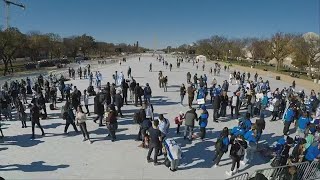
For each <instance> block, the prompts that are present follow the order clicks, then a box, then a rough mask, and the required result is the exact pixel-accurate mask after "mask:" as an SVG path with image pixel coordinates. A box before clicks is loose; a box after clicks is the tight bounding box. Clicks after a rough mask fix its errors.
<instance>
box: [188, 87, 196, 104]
mask: <svg viewBox="0 0 320 180" xmlns="http://www.w3.org/2000/svg"><path fill="white" fill-rule="evenodd" d="M195 91H196V89H195V88H194V87H193V86H192V84H190V85H189V87H188V90H187V93H188V104H189V107H190V108H192V102H193V100H194V94H195Z"/></svg>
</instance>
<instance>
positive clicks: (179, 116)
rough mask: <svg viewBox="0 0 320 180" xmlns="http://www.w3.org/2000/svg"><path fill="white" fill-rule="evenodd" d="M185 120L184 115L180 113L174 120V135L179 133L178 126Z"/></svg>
mask: <svg viewBox="0 0 320 180" xmlns="http://www.w3.org/2000/svg"><path fill="white" fill-rule="evenodd" d="M184 120H185V115H184V113H183V112H182V111H180V112H179V115H178V116H177V117H175V118H174V122H175V124H176V125H177V131H176V133H177V134H179V133H180V126H181V125H182V122H183V121H184Z"/></svg>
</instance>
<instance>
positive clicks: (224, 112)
mask: <svg viewBox="0 0 320 180" xmlns="http://www.w3.org/2000/svg"><path fill="white" fill-rule="evenodd" d="M228 104H229V97H228V95H227V92H226V91H223V92H222V95H221V109H220V116H221V117H226V115H227V106H228Z"/></svg>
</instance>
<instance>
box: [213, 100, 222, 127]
mask: <svg viewBox="0 0 320 180" xmlns="http://www.w3.org/2000/svg"><path fill="white" fill-rule="evenodd" d="M220 104H221V100H220V96H219V95H216V96H215V97H214V100H213V121H214V122H218V120H217V119H218V118H219V117H218V112H219V109H220Z"/></svg>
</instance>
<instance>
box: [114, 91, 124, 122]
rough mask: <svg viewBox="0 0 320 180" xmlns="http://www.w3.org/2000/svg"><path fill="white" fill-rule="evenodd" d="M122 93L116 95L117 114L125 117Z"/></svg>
mask: <svg viewBox="0 0 320 180" xmlns="http://www.w3.org/2000/svg"><path fill="white" fill-rule="evenodd" d="M120 93H121V92H120V91H118V92H117V94H116V95H115V97H114V98H115V104H114V105H115V106H116V107H117V114H119V115H120V116H121V117H123V115H122V111H121V107H122V106H123V99H122V96H121V94H120Z"/></svg>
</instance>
